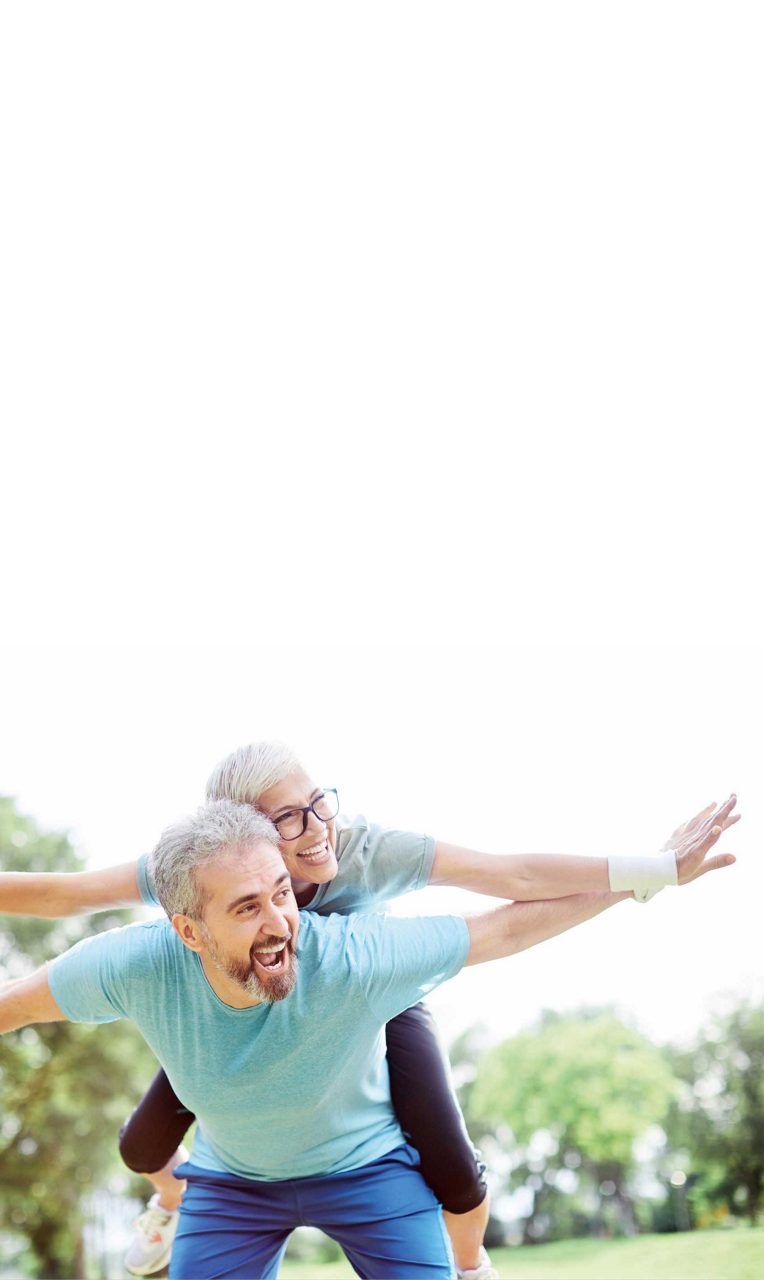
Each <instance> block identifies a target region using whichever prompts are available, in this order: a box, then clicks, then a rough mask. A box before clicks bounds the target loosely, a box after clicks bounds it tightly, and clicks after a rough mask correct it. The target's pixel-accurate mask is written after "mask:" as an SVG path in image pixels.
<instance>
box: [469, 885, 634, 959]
mask: <svg viewBox="0 0 764 1280" xmlns="http://www.w3.org/2000/svg"><path fill="white" fill-rule="evenodd" d="M631 896H632V895H631V894H630V893H576V894H574V895H572V896H571V897H569V898H554V899H552V900H551V901H549V902H506V903H504V904H503V905H502V906H500V907H496V908H495V909H494V910H493V911H485V912H483V913H482V915H477V916H466V917H465V919H466V922H467V928H468V929H469V932H470V949H469V951H468V953H467V959H466V960H465V965H468V964H484V963H485V962H486V961H487V960H500V959H501V957H502V956H513V955H515V954H516V953H517V952H518V951H527V949H528V947H534V946H535V945H536V943H537V942H545V941H546V939H547V938H554V937H556V936H557V934H558V933H565V931H566V929H573V928H574V927H575V926H576V925H577V924H583V923H584V921H585V920H592V919H593V918H594V916H598V915H600V913H601V912H602V911H607V909H608V907H614V906H615V904H616V903H617V902H623V900H624V899H625V898H630V897H631Z"/></svg>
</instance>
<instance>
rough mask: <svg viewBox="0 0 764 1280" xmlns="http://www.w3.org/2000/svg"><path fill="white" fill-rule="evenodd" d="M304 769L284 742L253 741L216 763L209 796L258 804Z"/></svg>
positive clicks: (208, 790)
mask: <svg viewBox="0 0 764 1280" xmlns="http://www.w3.org/2000/svg"><path fill="white" fill-rule="evenodd" d="M301 768H302V765H301V764H300V761H299V760H298V759H297V756H296V755H295V754H294V752H293V751H292V749H291V747H287V746H285V744H284V743H283V742H268V741H264V742H250V743H249V744H248V745H247V746H246V747H239V748H238V750H237V751H232V752H231V754H230V756H226V758H225V760H221V761H220V763H219V764H218V765H216V766H215V768H214V769H213V770H212V773H211V774H210V776H209V778H208V779H207V792H206V794H207V799H208V800H236V801H238V803H239V804H257V802H258V800H259V799H260V796H261V795H262V794H263V792H264V791H267V790H268V788H269V787H275V785H276V783H277V782H281V781H282V779H283V778H286V777H288V776H289V774H290V773H294V772H295V771H296V770H297V769H301Z"/></svg>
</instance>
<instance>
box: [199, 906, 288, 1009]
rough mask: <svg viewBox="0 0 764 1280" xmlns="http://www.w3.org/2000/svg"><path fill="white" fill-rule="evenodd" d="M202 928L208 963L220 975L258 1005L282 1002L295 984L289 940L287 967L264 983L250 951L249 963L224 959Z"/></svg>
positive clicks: (204, 927)
mask: <svg viewBox="0 0 764 1280" xmlns="http://www.w3.org/2000/svg"><path fill="white" fill-rule="evenodd" d="M202 928H203V929H204V935H205V940H206V942H207V946H208V948H209V953H210V960H211V962H212V964H214V966H215V968H216V969H218V970H219V971H220V973H224V974H225V975H226V977H227V978H231V979H232V981H233V982H235V983H237V984H238V986H240V987H241V988H242V990H243V991H245V992H246V994H247V995H248V996H249V997H250V999H251V1000H258V1001H260V1003H261V1004H276V1002H277V1001H279V1000H286V998H287V996H288V995H289V993H290V992H291V990H292V988H293V987H294V984H295V982H296V981H297V953H296V952H295V951H294V950H293V949H292V942H291V941H290V942H288V943H287V944H286V945H287V948H288V950H289V955H290V964H289V968H288V969H287V971H286V973H275V974H274V975H273V977H272V978H270V979H268V980H264V979H262V978H261V977H260V975H259V973H258V972H257V970H256V969H255V959H254V956H253V954H252V951H250V955H249V964H246V963H245V962H244V961H243V960H227V959H226V958H225V956H223V955H222V954H221V953H220V951H219V950H218V948H217V945H216V944H215V941H214V940H213V938H212V935H211V934H210V933H209V931H208V930H207V928H206V926H204V925H203V926H202Z"/></svg>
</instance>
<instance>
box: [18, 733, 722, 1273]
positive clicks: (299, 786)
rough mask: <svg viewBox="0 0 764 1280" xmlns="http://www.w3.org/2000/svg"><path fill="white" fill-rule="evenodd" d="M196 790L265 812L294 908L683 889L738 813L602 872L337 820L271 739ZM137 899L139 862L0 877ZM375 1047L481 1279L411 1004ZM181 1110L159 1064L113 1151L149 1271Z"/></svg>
mask: <svg viewBox="0 0 764 1280" xmlns="http://www.w3.org/2000/svg"><path fill="white" fill-rule="evenodd" d="M207 798H208V799H219V798H229V799H233V800H237V801H240V802H244V803H249V804H253V805H256V807H257V808H258V809H259V810H260V811H261V812H263V813H264V814H265V815H266V816H267V817H268V818H270V820H271V821H272V822H273V823H274V825H275V826H276V828H277V830H278V832H279V836H280V848H281V852H282V856H283V857H284V861H285V863H286V865H287V868H288V870H289V872H290V875H291V877H292V883H293V887H294V891H295V895H296V898H297V902H298V904H299V906H300V907H303V908H304V907H308V908H309V909H310V910H312V911H318V912H320V913H322V914H328V913H329V912H333V911H338V912H341V913H348V912H350V911H366V910H373V909H378V908H379V906H380V905H381V904H383V903H384V902H386V901H387V900H388V899H390V898H393V897H397V896H398V895H399V894H401V893H405V892H408V891H410V890H414V889H418V888H423V887H424V886H425V885H426V884H442V885H455V886H458V887H460V888H463V889H471V890H473V891H476V892H479V893H488V894H490V895H492V896H497V897H506V898H513V899H517V900H526V901H532V900H539V899H545V898H554V897H563V896H565V895H567V894H572V893H577V892H586V891H591V890H604V889H607V888H609V887H616V885H615V884H614V883H613V880H614V878H616V879H618V878H620V883H619V884H618V886H617V887H619V888H622V889H623V888H627V887H633V888H634V889H635V890H639V891H641V892H640V896H641V897H642V898H643V900H646V897H647V896H648V895H649V892H650V890H652V891H653V892H654V891H655V890H656V889H657V888H658V887H660V884H663V883H671V882H673V883H676V882H677V878H678V879H679V881H680V882H681V883H686V882H687V881H688V880H691V879H694V878H695V877H696V876H698V875H700V874H703V873H704V872H705V871H707V870H712V869H713V868H714V867H716V866H722V865H726V864H727V863H728V862H729V861H732V860H733V859H731V858H730V857H729V856H728V855H719V856H718V857H716V858H713V859H709V861H708V862H704V857H705V852H707V847H706V846H705V845H704V842H703V841H702V840H699V839H698V838H697V832H698V824H700V828H699V829H700V830H701V831H707V832H712V831H714V832H716V831H717V830H718V829H719V828H721V829H724V827H726V826H729V825H731V824H732V823H733V822H735V821H737V815H734V816H733V815H732V809H733V808H734V804H735V798H734V796H733V797H730V800H728V801H727V802H726V803H725V805H722V806H720V807H719V808H718V809H715V808H714V806H709V809H708V810H704V811H703V813H702V814H699V815H698V816H697V818H696V819H694V820H693V822H692V823H690V824H687V825H686V827H683V828H680V829H679V831H678V832H675V833H674V837H673V838H672V840H673V841H674V847H675V849H676V857H675V856H674V851H673V850H672V849H669V852H668V854H666V855H664V856H663V858H662V859H661V858H658V859H649V858H648V859H623V860H620V862H619V860H618V859H611V860H610V861H611V866H610V869H609V868H608V859H606V858H582V857H565V856H555V855H504V856H498V855H485V854H481V853H478V852H476V851H473V850H469V849H463V848H458V847H456V846H453V845H447V844H444V843H442V842H438V843H436V842H435V841H434V840H433V839H432V838H431V837H427V836H423V835H415V834H412V833H407V832H399V831H386V830H383V829H382V828H380V827H377V826H373V825H371V824H369V823H367V822H366V821H365V819H362V818H359V819H356V820H355V821H353V822H347V821H345V820H343V819H338V818H337V814H338V809H339V802H338V800H337V793H336V791H334V790H332V789H323V790H322V789H319V788H317V787H316V786H315V785H314V783H313V782H312V780H311V779H310V778H309V776H308V775H307V774H306V773H305V771H304V770H303V769H302V767H301V765H300V763H299V761H298V760H297V759H296V757H295V756H294V754H293V753H292V752H291V751H290V750H289V749H288V748H286V747H284V746H282V745H281V744H278V743H272V742H261V743H255V744H252V745H250V746H247V747H243V748H241V749H239V750H238V751H236V752H234V753H233V754H232V755H230V756H228V757H227V758H226V759H225V760H224V761H223V762H222V763H221V764H220V765H218V767H217V768H216V769H215V770H214V772H213V774H212V776H211V778H210V780H209V782H208V785H207ZM712 810H713V812H712ZM714 824H715V825H714ZM691 828H692V829H694V830H695V838H694V840H693V841H692V842H691V847H689V848H687V849H686V848H685V847H684V846H683V845H682V842H681V837H682V835H683V834H684V833H686V832H687V831H689V830H690V829H691ZM677 837H679V840H677ZM709 838H710V836H709ZM712 842H713V841H712ZM626 882H628V883H626ZM139 899H140V900H143V901H145V902H156V898H155V897H154V895H153V889H152V884H151V879H150V870H149V868H148V866H147V860H146V859H145V858H144V859H141V860H139V862H138V863H137V864H136V863H129V864H126V865H124V866H122V867H115V868H112V869H110V870H107V871H98V872H88V873H80V874H79V875H74V876H67V875H58V876H57V875H48V876H15V877H13V876H6V877H0V907H3V909H6V910H16V911H27V912H30V913H32V914H37V915H48V916H55V915H60V914H71V913H73V912H76V911H80V910H92V909H97V908H104V907H108V906H115V905H127V904H129V903H133V902H135V901H136V900H139ZM387 1049H388V1064H389V1070H390V1085H391V1094H392V1100H393V1105H394V1107H395V1111H396V1114H397V1116H398V1120H399V1122H400V1124H401V1127H402V1128H403V1130H404V1131H405V1132H406V1133H407V1135H408V1136H409V1137H410V1140H411V1142H412V1144H413V1145H414V1146H415V1147H416V1148H417V1150H418V1151H419V1153H420V1157H421V1168H422V1173H423V1175H424V1177H425V1179H426V1181H427V1182H428V1183H429V1185H430V1186H431V1187H432V1189H433V1191H434V1192H435V1194H436V1195H437V1196H438V1198H439V1200H440V1201H441V1203H442V1204H443V1207H444V1217H445V1221H446V1225H447V1227H448V1230H449V1234H450V1236H451V1240H452V1244H453V1248H454V1255H455V1258H456V1263H457V1268H458V1270H459V1274H460V1276H463V1277H468V1278H469V1280H489V1278H490V1277H491V1276H495V1274H496V1273H495V1272H494V1271H493V1269H492V1267H491V1266H490V1262H489V1260H488V1257H487V1255H486V1253H485V1250H484V1249H483V1247H482V1239H483V1234H484V1231H485V1224H486V1221H487V1217H488V1198H487V1194H486V1186H485V1180H484V1178H483V1172H484V1166H483V1165H482V1164H481V1163H480V1162H479V1160H478V1158H477V1155H476V1153H475V1151H474V1149H473V1148H472V1146H471V1144H470V1142H469V1139H468V1136H467V1133H466V1129H465V1127H464V1122H463V1119H462V1116H461V1112H460V1111H459V1107H458V1103H457V1102H456V1099H455V1097H454V1095H453V1092H452V1089H451V1086H450V1082H449V1080H448V1074H447V1067H446V1064H445V1061H444V1059H443V1055H442V1053H441V1050H440V1047H439V1045H438V1042H437V1038H436V1035H435V1030H434V1027H433V1024H432V1020H431V1018H430V1015H429V1013H428V1012H427V1010H426V1009H425V1007H424V1006H423V1005H417V1006H415V1008H413V1009H409V1010H407V1011H406V1012H405V1013H403V1014H401V1015H399V1017H398V1018H395V1019H394V1020H393V1021H392V1022H391V1023H389V1024H388V1028H387ZM193 1118H194V1117H193V1116H192V1115H191V1114H190V1113H189V1112H188V1111H187V1110H186V1109H185V1108H184V1107H183V1104H182V1103H181V1102H180V1100H179V1099H178V1098H177V1097H176V1096H175V1094H174V1093H173V1091H172V1088H171V1086H170V1084H169V1081H168V1080H167V1077H166V1076H165V1075H164V1072H162V1071H160V1072H159V1073H158V1075H157V1077H156V1078H155V1080H154V1082H153V1084H152V1086H151V1088H150V1090H149V1092H148V1093H147V1095H146V1097H145V1098H144V1099H143V1100H142V1102H141V1103H140V1104H139V1106H138V1107H137V1109H136V1111H135V1112H134V1113H133V1116H132V1117H131V1118H130V1120H129V1121H128V1123H127V1125H126V1126H125V1128H124V1129H123V1131H122V1134H121V1140H120V1150H121V1152H122V1155H123V1158H124V1159H125V1161H126V1163H127V1164H128V1166H129V1167H130V1168H132V1169H134V1170H135V1171H136V1172H139V1173H142V1174H143V1175H144V1176H145V1177H147V1178H148V1179H149V1181H150V1182H151V1183H152V1184H153V1186H154V1188H155V1194H154V1196H153V1197H152V1200H151V1202H150V1207H149V1210H148V1211H147V1213H146V1214H144V1215H142V1217H141V1219H139V1223H138V1232H137V1235H136V1238H135V1240H134V1241H133V1243H132V1245H131V1247H130V1251H129V1253H128V1262H127V1264H128V1269H129V1270H130V1271H131V1272H133V1274H136V1275H149V1274H152V1273H153V1272H154V1271H157V1270H160V1269H161V1268H162V1267H163V1266H164V1265H165V1263H166V1262H167V1259H168V1258H169V1254H170V1251H171V1248H172V1239H173V1236H174V1233H175V1227H176V1226H177V1217H178V1215H177V1208H178V1205H179V1203H180V1199H181V1196H182V1192H183V1184H182V1183H181V1182H179V1181H178V1180H177V1179H175V1178H174V1177H173V1172H172V1171H173V1169H174V1168H175V1166H176V1165H177V1164H179V1163H180V1162H181V1161H182V1160H184V1159H185V1158H186V1152H185V1151H184V1150H183V1149H182V1147H181V1142H182V1139H183V1137H184V1136H185V1133H186V1132H187V1130H188V1128H189V1126H190V1124H191V1123H192V1121H193Z"/></svg>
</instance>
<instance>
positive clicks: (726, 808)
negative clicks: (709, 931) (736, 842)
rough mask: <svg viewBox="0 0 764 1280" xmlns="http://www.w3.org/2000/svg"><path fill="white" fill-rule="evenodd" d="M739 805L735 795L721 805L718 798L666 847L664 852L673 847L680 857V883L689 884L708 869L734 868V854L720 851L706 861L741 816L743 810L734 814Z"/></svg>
mask: <svg viewBox="0 0 764 1280" xmlns="http://www.w3.org/2000/svg"><path fill="white" fill-rule="evenodd" d="M736 804H737V796H735V795H734V794H733V795H731V796H730V797H729V799H728V800H725V801H724V804H720V805H717V804H716V802H715V801H713V802H712V803H711V804H709V805H706V808H705V809H701V811H700V813H697V814H696V815H695V817H694V818H690V820H689V822H685V823H683V825H682V826H681V827H677V829H676V831H674V832H673V834H672V835H671V836H670V837H669V839H668V840H667V841H666V843H665V844H664V846H663V851H665V852H666V853H668V851H669V850H671V851H672V852H673V854H674V857H675V858H676V875H677V884H689V883H690V881H691V880H697V879H698V876H703V875H705V874H706V872H707V871H718V870H719V868H720V867H731V866H732V864H733V862H734V861H735V857H734V854H731V853H718V854H715V855H714V857H713V858H708V859H707V860H706V854H707V853H708V852H709V850H710V849H712V848H713V847H714V845H715V844H716V842H717V840H718V839H719V836H720V835H721V834H722V832H723V831H726V830H727V828H728V827H731V826H733V825H734V824H735V823H736V822H738V821H739V819H740V814H739V813H733V812H732V811H733V809H734V808H735V805H736Z"/></svg>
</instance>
